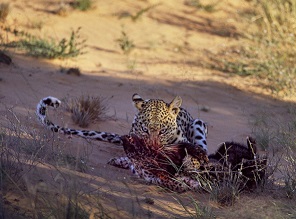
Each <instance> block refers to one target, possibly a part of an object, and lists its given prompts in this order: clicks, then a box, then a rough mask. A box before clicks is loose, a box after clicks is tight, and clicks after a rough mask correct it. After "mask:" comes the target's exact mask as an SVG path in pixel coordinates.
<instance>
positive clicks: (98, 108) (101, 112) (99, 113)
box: [67, 95, 108, 128]
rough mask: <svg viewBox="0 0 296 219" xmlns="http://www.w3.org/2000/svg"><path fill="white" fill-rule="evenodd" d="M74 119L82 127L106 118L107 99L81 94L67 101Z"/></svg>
mask: <svg viewBox="0 0 296 219" xmlns="http://www.w3.org/2000/svg"><path fill="white" fill-rule="evenodd" d="M67 109H68V110H69V111H70V112H71V113H72V119H73V121H74V122H75V123H76V124H78V125H79V126H80V127H82V128H85V127H88V126H89V125H90V124H91V123H92V122H94V121H98V120H103V119H105V118H106V111H107V109H108V107H107V103H106V99H105V98H101V97H92V96H84V95H82V96H80V97H78V98H74V99H71V100H69V101H68V102H67Z"/></svg>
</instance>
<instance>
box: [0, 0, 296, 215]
mask: <svg viewBox="0 0 296 219" xmlns="http://www.w3.org/2000/svg"><path fill="white" fill-rule="evenodd" d="M247 2H249V3H250V7H249V8H248V9H244V10H240V11H239V17H240V20H241V22H242V23H243V25H247V26H248V25H249V26H250V28H247V29H246V30H245V31H242V33H240V34H242V35H243V37H244V40H245V42H246V43H245V44H243V45H232V46H231V47H227V48H224V49H223V50H221V51H219V52H218V53H217V54H212V53H210V52H209V51H205V52H204V54H206V55H208V56H209V57H210V60H208V62H207V63H206V64H203V65H204V66H203V67H206V68H211V69H217V70H219V71H222V72H225V73H231V74H235V75H239V76H241V77H242V78H244V77H253V78H255V79H256V80H257V83H258V84H259V85H260V86H264V87H265V88H266V89H267V90H269V91H270V92H272V93H273V94H275V95H276V96H280V97H285V96H289V95H293V94H294V95H295V93H296V92H295V91H296V90H295V84H294V83H295V80H296V66H295V60H296V46H295V45H296V44H295V37H296V28H295V25H296V1H294V0H261V1H260V0H249V1H247ZM91 4H93V1H86V0H84V1H82V0H77V1H74V3H73V4H72V6H73V7H75V8H78V9H79V10H82V11H84V10H87V9H89V8H91V7H92V6H91ZM184 4H186V5H188V6H191V7H193V8H194V9H196V10H204V11H207V12H209V13H212V12H213V11H216V10H219V7H218V6H219V4H223V2H221V3H219V4H218V1H217V3H216V4H205V3H203V1H197V0H194V1H193V0H191V1H184ZM154 8H155V7H150V6H149V7H147V8H146V9H147V10H153V9H154ZM140 12H141V13H140ZM143 13H145V10H143V11H139V13H138V14H136V15H134V19H133V21H136V20H138V19H139V17H141V16H142V15H143ZM8 15H9V4H8V3H1V4H0V22H1V26H0V40H1V41H0V42H1V45H0V54H1V53H3V51H4V50H6V49H8V48H10V49H11V48H17V49H21V50H23V51H25V52H26V53H28V54H29V55H32V56H34V57H43V58H51V59H52V58H70V57H74V56H78V55H80V54H81V53H82V49H83V48H84V46H85V44H84V43H85V41H83V40H79V31H83V30H80V29H78V30H76V31H75V30H73V31H72V32H71V34H70V36H69V38H68V39H52V38H47V37H45V38H43V37H39V36H38V37H36V36H32V35H31V34H30V33H28V32H26V31H20V30H17V29H10V27H7V26H5V20H6V18H7V16H8ZM3 33H13V34H14V35H15V36H16V39H17V40H16V41H13V42H10V41H9V40H8V41H7V39H6V38H4V34H3ZM115 41H116V42H117V43H118V44H119V46H120V47H121V49H122V51H123V52H124V53H125V54H128V53H129V52H130V51H131V50H132V49H133V48H135V45H134V43H133V41H132V40H131V39H130V35H129V33H127V32H125V31H124V30H123V31H122V32H121V36H120V38H118V39H117V40H116V39H115ZM204 54H203V55H204ZM0 61H1V58H0ZM67 108H68V110H69V111H70V112H71V113H72V119H73V120H74V122H75V123H77V124H78V125H79V126H81V127H87V126H88V125H89V124H90V123H92V122H93V121H96V120H99V119H101V118H102V117H103V118H104V117H105V111H106V109H107V107H106V102H105V99H102V98H98V97H91V96H81V97H80V98H77V99H71V100H69V101H68V104H67ZM287 113H288V114H290V115H291V119H290V120H289V121H288V122H287V121H282V122H279V121H274V120H273V118H270V117H269V116H268V115H266V114H264V113H261V114H260V113H259V114H257V115H256V116H254V117H253V118H251V119H250V120H251V122H250V124H251V128H252V130H253V135H254V137H255V138H256V141H257V145H258V146H259V148H260V149H262V150H264V151H265V152H266V154H267V155H266V156H267V159H268V165H267V166H268V168H267V170H266V175H265V177H264V179H263V180H262V182H264V183H259V184H258V185H257V187H256V188H255V189H253V191H252V192H253V193H255V194H256V196H259V197H263V198H265V196H267V197H268V195H269V194H273V196H274V197H275V201H274V205H275V206H277V207H278V208H277V210H278V212H276V213H275V217H277V216H279V217H280V216H282V217H283V218H295V217H296V211H295V209H294V206H295V201H296V169H295V166H296V134H295V133H296V112H295V110H294V109H289V112H287ZM5 114H6V115H2V116H1V117H2V118H1V124H0V125H1V126H0V127H1V128H0V174H1V175H0V188H1V189H0V193H1V195H2V197H1V200H0V212H1V213H0V217H5V216H7V215H8V214H11V215H12V217H13V216H14V214H15V215H16V211H15V209H13V206H14V208H18V214H20V215H21V216H22V217H24V218H82V219H83V218H90V217H92V218H112V217H111V216H110V215H112V214H111V213H110V212H108V210H107V209H106V208H105V207H104V206H103V205H102V203H101V197H100V192H101V191H93V190H91V189H90V187H87V186H86V185H88V184H89V181H91V180H92V179H89V181H86V180H85V179H83V178H82V177H81V175H78V174H77V172H86V171H88V170H89V166H88V163H87V160H88V157H89V155H90V152H91V146H90V145H89V144H87V143H85V145H83V146H82V148H83V150H84V152H83V153H82V154H83V155H82V156H81V155H77V154H76V152H73V151H72V150H71V149H67V148H66V147H64V143H63V142H61V141H60V139H59V138H58V137H57V136H53V135H52V133H50V132H48V130H41V131H37V130H36V129H35V128H33V127H34V126H32V122H34V123H35V120H33V121H32V120H31V119H30V118H31V117H34V115H31V116H27V117H26V118H25V119H24V118H20V117H19V116H18V115H16V114H15V113H14V112H13V110H12V109H7V110H6V113H5ZM71 152H72V153H71ZM29 164H30V165H29ZM42 166H50V167H51V168H53V169H55V170H56V171H57V172H58V173H59V174H57V175H55V176H51V177H49V179H39V178H36V181H37V182H36V184H34V185H32V184H30V183H29V181H28V180H27V177H28V176H29V177H30V176H36V175H38V174H39V173H40V172H42V171H43V169H42V168H41V167H42ZM223 176H224V178H223V179H222V180H219V181H216V182H214V183H212V182H209V181H204V182H203V185H204V190H206V192H207V194H209V199H210V200H212V201H214V202H215V203H218V205H219V204H221V205H234V206H235V205H236V201H237V200H238V199H239V198H242V199H243V198H244V197H243V196H244V195H245V194H247V195H248V194H249V193H248V192H245V191H244V192H242V191H243V189H242V186H245V185H246V183H247V182H246V181H243V179H242V178H240V175H239V174H234V173H233V172H232V171H230V172H224V173H223ZM45 180H48V181H45ZM98 190H99V189H98ZM11 191H16V192H17V193H19V194H21V195H22V196H23V197H25V198H26V200H27V203H18V201H17V200H16V201H15V203H11V202H10V201H9V200H8V199H7V198H6V197H7V196H9V195H12V194H11V193H12V192H11ZM168 195H174V196H175V197H176V200H177V202H178V203H179V204H180V206H181V207H182V208H184V211H185V212H186V213H187V216H188V218H214V217H216V216H217V215H216V213H215V210H214V208H212V207H211V205H206V204H200V202H198V201H197V200H195V199H193V198H191V200H190V205H188V204H186V203H184V201H183V200H182V198H180V197H179V196H178V195H175V194H172V193H168ZM16 199H17V198H16ZM254 199H255V198H254ZM282 201H283V202H282ZM147 202H149V203H152V204H153V203H154V202H153V200H152V201H151V200H147ZM281 202H282V203H281ZM20 205H24V207H23V208H22V209H21V208H20V207H19V206H20ZM6 206H11V208H9V207H8V208H7V207H6ZM192 209H193V210H192ZM150 213H151V212H150ZM249 214H250V218H253V217H252V216H254V217H255V216H256V214H255V213H254V214H253V212H252V210H250V212H249ZM252 214H253V215H252ZM144 215H145V216H143V217H145V218H149V213H147V212H145V214H144ZM229 215H231V212H230V213H229ZM230 217H231V216H230ZM262 218H264V217H262Z"/></svg>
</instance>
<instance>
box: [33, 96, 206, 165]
mask: <svg viewBox="0 0 296 219" xmlns="http://www.w3.org/2000/svg"><path fill="white" fill-rule="evenodd" d="M132 103H133V105H134V108H135V109H136V114H135V116H134V119H133V122H132V125H131V129H130V131H129V134H134V135H137V136H141V137H142V138H144V139H158V140H159V142H160V144H161V145H170V144H175V143H182V142H185V143H191V144H194V145H195V146H196V147H200V148H202V149H203V150H205V151H206V152H207V151H208V148H207V134H208V126H207V124H206V122H204V121H203V120H201V119H199V118H196V119H194V118H193V117H192V116H191V114H190V113H189V112H188V111H187V110H186V109H185V108H183V107H181V105H182V98H181V97H180V96H176V97H175V98H174V99H173V100H172V101H171V102H169V103H167V102H165V101H164V100H162V99H146V100H144V99H143V98H142V97H141V96H140V95H139V94H137V93H135V94H134V95H133V96H132ZM60 105H61V101H60V100H59V99H58V98H56V97H52V96H48V97H45V98H43V99H41V100H40V102H39V103H38V104H37V109H36V115H37V117H38V119H39V121H40V122H41V123H42V124H43V125H44V126H46V127H47V128H49V129H50V130H51V131H53V132H56V133H63V134H65V135H70V136H78V137H82V138H85V139H91V140H97V141H103V142H109V143H112V144H115V145H119V146H123V142H122V138H121V137H122V136H121V135H119V134H116V133H111V132H104V131H94V130H79V129H73V128H66V127H61V126H59V125H57V124H54V123H53V122H52V121H51V120H49V119H48V117H47V110H48V107H53V108H58V107H59V106H60ZM192 160H194V159H193V158H192ZM108 164H110V165H113V166H116V167H121V168H125V169H128V168H130V165H131V162H130V159H129V158H128V157H126V156H122V157H115V158H112V159H110V160H109V162H108Z"/></svg>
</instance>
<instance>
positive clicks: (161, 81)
mask: <svg viewBox="0 0 296 219" xmlns="http://www.w3.org/2000/svg"><path fill="white" fill-rule="evenodd" d="M107 2H108V3H107ZM223 2H224V3H223V4H220V5H218V6H217V7H218V8H219V10H218V11H217V12H214V13H210V14H209V13H206V12H204V11H196V10H194V9H192V7H188V6H186V5H184V4H183V2H182V1H180V2H179V3H177V1H170V0H165V1H162V3H161V4H159V5H157V6H156V7H155V8H153V9H152V10H151V11H148V12H147V13H145V14H144V15H143V16H141V17H140V18H139V20H138V21H136V22H133V21H131V19H130V18H121V19H119V15H120V14H122V13H123V12H129V13H131V14H135V13H136V12H137V11H139V10H140V9H141V8H144V7H147V6H149V5H153V4H157V3H158V2H157V1H152V0H150V1H148V0H147V1H97V2H96V4H95V5H96V8H95V9H92V10H90V11H88V12H80V11H77V10H76V11H69V13H68V15H67V16H59V15H55V14H53V13H52V12H53V11H54V10H56V8H57V7H59V1H53V0H52V1H38V0H32V1H22V0H18V1H12V2H11V13H10V14H9V17H8V21H7V22H9V24H10V25H11V27H16V28H19V29H22V30H26V31H29V32H30V33H35V34H37V35H40V36H51V37H53V38H55V39H61V38H63V37H68V36H69V35H70V33H71V30H72V29H74V30H75V29H76V28H78V27H81V31H80V34H81V38H83V39H86V43H85V44H86V46H85V48H84V52H86V53H85V54H83V55H80V56H78V57H77V58H73V59H65V60H43V59H36V58H32V57H29V56H26V55H24V54H21V53H20V52H19V51H16V50H9V52H8V54H9V55H10V57H11V58H12V59H13V64H12V65H10V66H7V65H5V64H0V78H1V81H0V101H1V114H2V115H4V114H5V113H6V111H5V109H4V107H14V110H15V111H16V112H17V113H18V114H20V115H23V116H27V114H28V113H29V115H31V124H32V125H33V126H34V127H36V128H37V129H39V128H40V129H42V126H41V125H39V124H38V122H37V121H36V119H35V118H34V110H35V107H36V104H37V102H38V101H39V100H40V99H41V98H43V97H46V96H49V95H50V96H55V97H58V98H60V99H63V98H65V97H79V96H81V95H82V94H83V95H91V96H100V97H105V98H108V106H109V108H108V112H107V114H108V115H109V116H110V119H108V120H104V121H100V122H96V123H94V124H92V125H91V127H89V128H88V129H94V130H100V131H108V132H114V133H119V134H127V133H128V131H129V129H130V124H131V122H132V119H133V116H134V113H135V110H134V109H133V106H132V104H131V97H132V95H133V94H134V93H138V94H140V95H141V96H142V97H143V98H144V99H145V98H147V99H148V98H161V99H163V100H165V101H167V102H170V101H171V100H172V99H173V98H174V97H175V96H176V95H179V96H181V97H182V99H183V107H184V108H186V109H187V110H188V111H189V112H190V113H191V114H192V115H193V116H194V117H199V118H201V119H203V120H204V121H206V122H207V123H208V125H209V135H208V148H209V152H214V151H215V150H216V148H217V145H218V144H219V143H221V142H223V141H230V140H235V141H239V142H245V138H246V136H248V135H251V134H252V130H251V127H250V125H249V123H250V120H251V118H252V115H254V114H256V113H257V112H265V113H267V114H268V115H272V116H277V115H285V114H286V113H287V106H288V105H291V104H293V103H292V102H287V101H281V100H276V99H274V98H272V97H271V96H268V95H267V94H266V93H265V92H264V91H262V90H261V89H260V88H256V87H255V86H253V85H254V84H252V82H250V81H247V79H244V78H237V77H230V76H229V75H227V74H224V73H221V72H215V71H214V70H211V69H206V68H203V67H202V65H201V63H202V62H203V60H205V59H206V58H207V57H205V56H204V54H205V53H203V51H204V50H209V51H211V52H216V51H219V49H221V48H224V47H225V46H226V45H231V44H234V43H237V42H238V41H239V40H242V39H240V37H239V36H240V32H241V31H242V30H241V29H239V28H240V27H239V26H236V22H235V21H236V13H237V5H239V4H241V7H240V8H243V7H244V1H223ZM37 21H41V22H42V29H41V30H36V29H30V28H29V27H28V26H29V24H32V23H33V22H37ZM122 30H124V31H125V32H126V33H127V35H128V37H130V39H132V40H133V42H134V44H135V45H136V48H135V49H134V50H133V51H132V52H131V53H130V54H129V55H124V54H123V52H122V51H121V50H120V48H119V46H118V43H117V42H116V39H118V38H120V36H121V31H122ZM10 37H12V36H10ZM242 42H243V41H242ZM70 67H77V68H79V69H80V71H81V73H82V75H81V76H74V75H67V74H65V73H63V72H61V71H60V70H61V68H70ZM204 109H207V110H204ZM55 113H57V114H58V116H52V119H54V120H55V121H56V122H58V123H60V124H63V125H65V126H67V127H76V128H77V126H75V125H74V124H73V122H72V121H71V119H70V117H69V115H68V114H67V113H65V111H63V110H62V109H60V110H57V111H55ZM60 139H62V140H63V141H65V142H66V143H65V145H67V147H73V148H75V150H77V151H79V150H81V149H77V148H84V149H85V148H88V150H91V153H90V157H89V163H88V164H89V166H90V167H91V168H90V169H89V171H87V172H86V173H83V174H81V173H79V174H80V176H82V177H83V178H84V179H85V183H86V182H90V181H91V182H90V183H88V185H89V187H90V188H96V189H97V188H98V187H99V188H100V193H101V197H102V202H103V203H104V204H106V205H107V206H108V207H107V208H108V209H110V211H112V214H114V215H115V216H116V215H117V217H119V215H120V218H130V217H135V218H138V217H143V218H146V216H147V217H151V218H180V217H182V216H184V209H182V208H181V206H180V205H178V204H177V202H176V200H175V199H174V198H173V195H172V194H168V193H166V192H163V191H162V190H160V189H159V188H157V187H156V186H151V185H146V184H145V183H143V182H142V181H139V180H137V179H135V178H134V177H133V176H132V175H131V173H130V172H129V171H128V170H122V169H117V168H115V167H112V166H108V165H106V163H107V161H108V160H109V159H110V158H112V157H114V156H117V155H122V154H123V150H122V148H119V147H117V146H114V145H110V144H106V143H100V142H93V143H87V142H86V141H84V140H81V139H78V138H72V139H68V138H65V137H63V136H61V137H60ZM78 146H79V147H78ZM77 153H78V152H77ZM41 172H43V173H44V172H48V174H50V173H49V172H51V169H50V167H48V166H46V165H45V166H44V167H40V169H39V171H36V172H35V173H34V174H36V175H38V177H39V178H40V177H41V176H40V175H39V174H41ZM75 174H76V173H75ZM88 180H90V181H88ZM33 181H34V180H33ZM32 184H33V182H32ZM127 185H128V186H127ZM182 196H183V197H191V196H192V197H194V198H196V199H198V200H203V199H205V197H204V195H201V194H193V193H190V192H189V193H186V194H183V195H181V197H182ZM147 197H148V198H152V199H154V200H155V203H154V204H153V205H149V204H147V203H146V202H145V200H147ZM249 199H251V198H249ZM249 199H248V197H247V198H246V200H249ZM151 212H152V213H151ZM146 214H148V215H146ZM131 215H132V216H131ZM143 215H146V216H143Z"/></svg>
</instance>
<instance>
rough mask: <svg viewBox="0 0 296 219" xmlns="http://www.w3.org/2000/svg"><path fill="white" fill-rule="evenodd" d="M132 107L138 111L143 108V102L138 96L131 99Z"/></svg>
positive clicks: (135, 95)
mask: <svg viewBox="0 0 296 219" xmlns="http://www.w3.org/2000/svg"><path fill="white" fill-rule="evenodd" d="M132 100H133V104H134V106H135V107H136V108H137V109H138V110H139V111H140V110H142V108H143V104H144V100H143V98H142V97H141V96H140V95H139V94H134V95H133V97H132Z"/></svg>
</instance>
